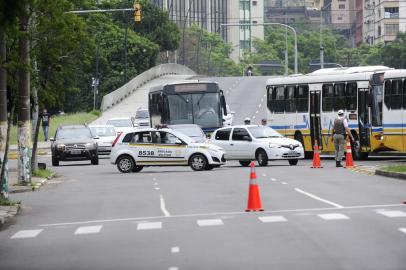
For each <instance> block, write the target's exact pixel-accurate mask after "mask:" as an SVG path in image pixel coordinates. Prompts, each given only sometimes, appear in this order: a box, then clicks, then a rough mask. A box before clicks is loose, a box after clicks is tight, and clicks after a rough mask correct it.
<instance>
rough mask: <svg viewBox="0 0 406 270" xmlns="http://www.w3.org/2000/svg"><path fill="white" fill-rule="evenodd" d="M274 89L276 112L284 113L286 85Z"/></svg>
mask: <svg viewBox="0 0 406 270" xmlns="http://www.w3.org/2000/svg"><path fill="white" fill-rule="evenodd" d="M274 91H275V92H276V93H275V94H276V96H275V99H274V107H275V112H279V113H283V112H284V111H285V87H283V86H278V87H276V88H275V90H274Z"/></svg>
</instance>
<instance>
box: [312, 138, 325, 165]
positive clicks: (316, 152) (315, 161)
mask: <svg viewBox="0 0 406 270" xmlns="http://www.w3.org/2000/svg"><path fill="white" fill-rule="evenodd" d="M312 168H314V169H319V168H323V166H321V161H320V149H319V144H318V143H317V140H316V141H315V142H314V150H313V166H312Z"/></svg>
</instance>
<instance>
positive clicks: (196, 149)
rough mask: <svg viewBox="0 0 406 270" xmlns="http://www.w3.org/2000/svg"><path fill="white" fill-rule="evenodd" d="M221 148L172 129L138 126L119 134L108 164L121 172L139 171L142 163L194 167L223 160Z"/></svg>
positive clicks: (210, 166)
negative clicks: (138, 127) (138, 128)
mask: <svg viewBox="0 0 406 270" xmlns="http://www.w3.org/2000/svg"><path fill="white" fill-rule="evenodd" d="M225 161H226V160H225V158H224V150H223V149H221V148H220V147H218V146H215V145H213V144H208V143H195V142H194V141H193V140H192V139H191V138H189V137H188V136H186V135H183V134H182V133H180V132H176V131H174V130H171V129H167V128H164V129H154V128H148V129H140V130H137V131H132V132H124V133H122V134H120V135H119V136H118V138H117V139H116V141H115V143H113V149H112V151H111V154H110V162H111V164H116V165H117V168H118V170H119V171H120V172H122V173H129V172H139V171H141V170H142V168H143V167H144V166H174V165H175V166H176V165H177V166H179V165H181V166H188V165H189V166H190V167H191V168H192V169H193V170H195V171H202V170H211V169H213V168H216V167H220V166H221V165H223V164H225Z"/></svg>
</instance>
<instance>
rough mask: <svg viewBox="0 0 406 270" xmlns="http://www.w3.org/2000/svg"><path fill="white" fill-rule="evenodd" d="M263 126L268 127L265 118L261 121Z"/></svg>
mask: <svg viewBox="0 0 406 270" xmlns="http://www.w3.org/2000/svg"><path fill="white" fill-rule="evenodd" d="M261 125H263V126H265V127H266V126H267V121H266V119H265V118H262V120H261Z"/></svg>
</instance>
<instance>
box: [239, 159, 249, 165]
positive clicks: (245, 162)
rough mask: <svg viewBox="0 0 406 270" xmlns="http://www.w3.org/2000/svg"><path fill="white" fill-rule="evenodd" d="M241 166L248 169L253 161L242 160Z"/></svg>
mask: <svg viewBox="0 0 406 270" xmlns="http://www.w3.org/2000/svg"><path fill="white" fill-rule="evenodd" d="M239 162H240V165H241V166H243V167H248V166H249V165H250V164H251V161H249V160H240V161H239Z"/></svg>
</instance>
